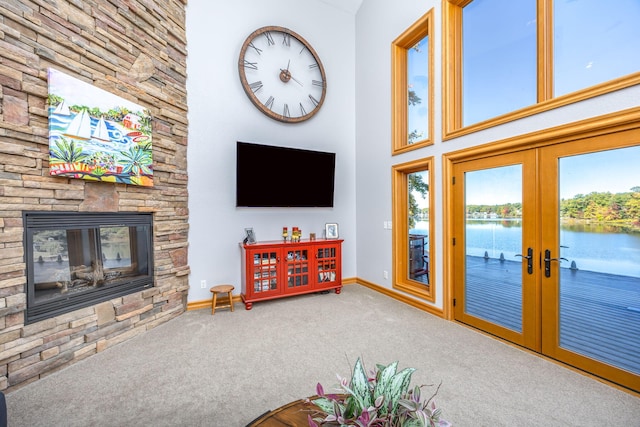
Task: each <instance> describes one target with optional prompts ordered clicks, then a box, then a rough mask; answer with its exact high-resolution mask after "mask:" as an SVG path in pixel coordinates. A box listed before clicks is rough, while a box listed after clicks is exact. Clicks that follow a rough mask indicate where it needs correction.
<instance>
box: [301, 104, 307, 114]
mask: <svg viewBox="0 0 640 427" xmlns="http://www.w3.org/2000/svg"><path fill="white" fill-rule="evenodd" d="M300 115H301V116H306V115H307V110H305V109H304V106H303V105H302V102H301V103H300Z"/></svg>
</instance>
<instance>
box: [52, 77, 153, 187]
mask: <svg viewBox="0 0 640 427" xmlns="http://www.w3.org/2000/svg"><path fill="white" fill-rule="evenodd" d="M48 78H49V96H48V113H49V174H50V175H52V176H60V177H65V178H81V179H87V180H93V181H104V182H113V183H120V184H131V185H141V186H148V187H150V186H153V149H152V148H153V146H152V132H151V120H152V119H151V113H150V112H149V110H148V109H146V108H144V107H142V106H140V105H137V104H135V103H133V102H130V101H128V100H126V99H124V98H121V97H119V96H117V95H115V94H112V93H110V92H107V91H105V90H103V89H100V88H97V87H94V86H92V85H90V84H89V83H85V82H84V81H82V80H78V79H76V78H74V77H71V76H69V75H66V74H64V73H62V72H60V71H58V70H54V69H52V68H50V69H49V72H48Z"/></svg>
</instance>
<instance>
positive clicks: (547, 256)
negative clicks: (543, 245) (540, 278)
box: [544, 249, 569, 277]
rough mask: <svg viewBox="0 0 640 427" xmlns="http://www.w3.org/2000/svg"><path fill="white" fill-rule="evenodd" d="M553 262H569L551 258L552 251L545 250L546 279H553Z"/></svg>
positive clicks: (561, 258)
mask: <svg viewBox="0 0 640 427" xmlns="http://www.w3.org/2000/svg"><path fill="white" fill-rule="evenodd" d="M551 261H558V262H562V261H569V260H568V259H566V258H563V257H560V258H551V251H550V250H549V249H545V251H544V277H551Z"/></svg>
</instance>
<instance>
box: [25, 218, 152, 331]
mask: <svg viewBox="0 0 640 427" xmlns="http://www.w3.org/2000/svg"><path fill="white" fill-rule="evenodd" d="M152 221H153V219H152V215H151V214H135V213H77V212H25V213H24V224H25V258H26V261H27V262H26V264H27V287H26V290H27V310H26V318H25V323H27V324H29V323H33V322H37V321H40V320H43V319H47V318H51V317H55V316H57V315H60V314H63V313H68V312H71V311H74V310H77V309H79V308H83V307H88V306H92V305H95V304H97V303H100V302H103V301H106V300H109V299H112V298H115V297H120V296H124V295H127V294H130V293H133V292H137V291H140V290H143V289H146V288H149V287H151V286H153V244H152V233H151V230H152V229H153V222H152Z"/></svg>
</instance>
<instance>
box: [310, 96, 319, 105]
mask: <svg viewBox="0 0 640 427" xmlns="http://www.w3.org/2000/svg"><path fill="white" fill-rule="evenodd" d="M309 100H310V101H311V103H312V104H313V106H314V107H317V106H318V104H319V101H318V100H317V99H315V98H314V97H313V95H311V94H309Z"/></svg>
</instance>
